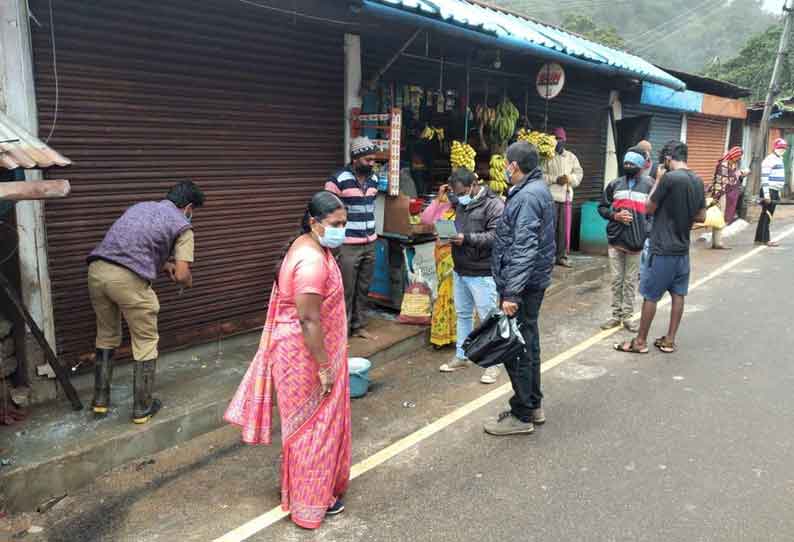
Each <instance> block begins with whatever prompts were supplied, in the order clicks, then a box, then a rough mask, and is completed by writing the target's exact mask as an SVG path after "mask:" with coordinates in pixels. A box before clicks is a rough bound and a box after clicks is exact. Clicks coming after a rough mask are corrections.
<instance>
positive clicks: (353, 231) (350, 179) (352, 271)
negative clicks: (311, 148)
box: [325, 137, 378, 339]
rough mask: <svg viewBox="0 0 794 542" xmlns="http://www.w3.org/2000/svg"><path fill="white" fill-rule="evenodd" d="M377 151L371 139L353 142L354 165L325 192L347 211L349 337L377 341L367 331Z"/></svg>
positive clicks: (344, 253) (343, 262)
mask: <svg viewBox="0 0 794 542" xmlns="http://www.w3.org/2000/svg"><path fill="white" fill-rule="evenodd" d="M377 151H378V149H377V147H376V146H375V144H374V143H373V142H372V141H371V140H370V139H369V138H366V137H357V138H355V139H353V141H352V142H351V143H350V163H349V164H348V165H347V166H345V167H344V168H343V169H342V170H341V171H338V172H337V173H335V174H334V175H333V176H331V177H330V178H329V179H328V181H327V182H326V183H325V189H326V190H328V191H329V192H333V193H334V194H336V195H337V196H339V198H340V199H341V200H342V202H344V204H345V208H346V209H347V231H346V232H345V244H344V245H342V247H341V248H340V253H339V266H340V267H341V269H342V278H343V280H344V287H345V304H346V305H347V323H348V326H349V333H350V335H351V336H356V337H361V338H364V339H373V338H374V337H373V336H372V335H371V334H370V333H368V332H367V331H366V329H364V328H365V326H366V323H367V321H366V308H367V304H368V296H369V285H370V283H371V282H372V275H373V273H374V271H375V240H376V239H377V236H376V235H375V197H376V196H377V194H378V178H377V176H376V175H375V173H374V169H373V168H374V166H375V153H376V152H377Z"/></svg>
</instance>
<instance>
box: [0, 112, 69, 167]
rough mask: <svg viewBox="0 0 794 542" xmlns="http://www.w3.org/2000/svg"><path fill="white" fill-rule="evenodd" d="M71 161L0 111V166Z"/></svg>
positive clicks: (27, 165)
mask: <svg viewBox="0 0 794 542" xmlns="http://www.w3.org/2000/svg"><path fill="white" fill-rule="evenodd" d="M71 163H72V161H71V160H69V159H68V158H66V157H65V156H63V155H61V154H60V153H58V152H57V151H54V150H53V149H51V148H50V147H48V146H47V144H46V143H44V142H43V141H41V140H40V139H39V138H37V137H35V136H33V135H32V134H31V133H30V132H28V131H27V130H25V129H24V128H22V126H20V125H19V124H17V123H16V122H14V121H13V120H11V119H10V118H9V117H8V115H6V114H5V113H3V112H2V111H0V166H2V167H3V168H5V169H17V168H20V167H21V168H26V169H31V168H48V167H52V166H68V165H70V164H71Z"/></svg>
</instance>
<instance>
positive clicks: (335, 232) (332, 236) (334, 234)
mask: <svg viewBox="0 0 794 542" xmlns="http://www.w3.org/2000/svg"><path fill="white" fill-rule="evenodd" d="M322 226H323V228H324V229H325V233H324V234H323V235H322V236H318V237H319V239H320V245H322V246H324V247H325V248H339V247H341V246H342V244H344V242H345V232H346V230H347V228H345V227H344V226H340V227H338V228H333V227H331V226H326V225H325V224H323V225H322Z"/></svg>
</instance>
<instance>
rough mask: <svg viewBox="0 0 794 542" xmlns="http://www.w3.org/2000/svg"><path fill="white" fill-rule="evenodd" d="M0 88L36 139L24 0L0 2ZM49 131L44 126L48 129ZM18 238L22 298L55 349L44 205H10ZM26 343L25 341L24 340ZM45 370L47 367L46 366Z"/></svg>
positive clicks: (31, 178) (32, 177) (37, 176)
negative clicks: (13, 209)
mask: <svg viewBox="0 0 794 542" xmlns="http://www.w3.org/2000/svg"><path fill="white" fill-rule="evenodd" d="M0 57H2V58H0V68H2V70H3V73H0V80H2V81H3V82H4V83H5V87H4V88H2V89H0V92H2V94H3V96H2V97H0V103H2V102H4V103H5V106H6V107H5V109H6V111H5V113H6V115H7V116H8V117H9V118H11V119H12V120H13V121H14V122H16V123H17V124H19V125H20V126H22V127H23V128H24V129H25V130H27V131H28V132H30V133H31V134H33V135H34V136H36V135H38V128H39V127H38V111H37V109H36V89H35V84H34V78H33V52H32V48H31V39H30V23H29V13H28V8H27V2H26V1H25V0H2V1H0ZM48 129H49V126H48ZM25 179H26V181H28V182H31V183H32V182H38V181H40V180H41V179H42V176H41V172H39V171H27V172H25ZM15 210H16V217H17V233H18V236H19V244H20V247H19V272H20V287H21V297H22V302H23V303H24V305H25V308H26V309H27V310H28V312H29V313H30V314H31V315H32V317H33V319H34V320H35V322H36V323H37V325H38V327H39V329H41V331H42V332H43V333H44V336H45V337H46V339H47V343H49V345H50V346H51V347H54V345H55V325H54V320H53V309H52V291H51V286H50V274H49V266H48V261H47V236H46V230H45V226H44V204H43V203H42V202H41V201H37V200H24V201H20V202H19V203H17V204H16V206H15ZM26 343H27V341H26ZM45 367H46V365H45Z"/></svg>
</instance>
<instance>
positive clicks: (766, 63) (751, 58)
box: [705, 24, 794, 101]
mask: <svg viewBox="0 0 794 542" xmlns="http://www.w3.org/2000/svg"><path fill="white" fill-rule="evenodd" d="M782 31H783V28H782V25H780V24H776V25H773V26H770V27H769V28H768V29H767V30H766V31H765V32H761V33H759V34H755V35H754V36H752V37H751V38H750V39H749V40H748V41H747V43H746V44H745V45H744V47H742V49H741V51H739V54H738V55H736V56H735V57H734V58H731V59H730V60H728V61H727V62H721V61H720V60H719V59H715V60H714V61H713V62H712V63H711V64H710V65H709V66H708V67H707V68H706V69H705V74H706V75H707V76H709V77H715V78H717V79H723V80H725V81H730V82H731V83H735V84H737V85H740V86H743V87H747V88H749V89H751V90H752V91H753V95H752V96H751V98H750V99H751V100H753V101H760V100H764V99H765V98H766V92H767V89H768V86H769V80H770V79H771V78H772V69H773V67H774V64H775V56H776V55H777V48H778V44H779V42H780V34H781V32H782ZM792 94H794V80H792V73H791V62H790V61H789V58H788V56H785V57H783V71H782V73H781V77H780V94H779V96H781V97H783V96H786V97H788V96H791V95H792Z"/></svg>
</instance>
